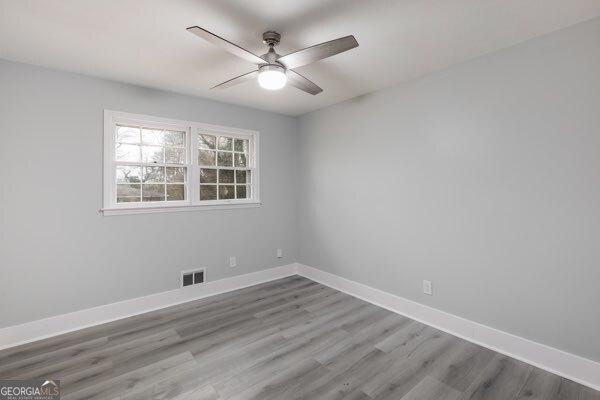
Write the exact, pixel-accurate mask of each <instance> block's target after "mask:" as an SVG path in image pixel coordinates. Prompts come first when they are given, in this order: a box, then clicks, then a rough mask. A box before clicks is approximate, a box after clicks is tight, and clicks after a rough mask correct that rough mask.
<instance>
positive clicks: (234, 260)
mask: <svg viewBox="0 0 600 400" xmlns="http://www.w3.org/2000/svg"><path fill="white" fill-rule="evenodd" d="M229 266H230V267H231V268H233V267H237V257H235V256H232V257H229Z"/></svg>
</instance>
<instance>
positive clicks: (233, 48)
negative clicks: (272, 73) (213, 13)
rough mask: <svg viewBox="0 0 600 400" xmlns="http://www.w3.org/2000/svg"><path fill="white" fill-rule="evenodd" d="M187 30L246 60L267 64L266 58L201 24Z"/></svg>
mask: <svg viewBox="0 0 600 400" xmlns="http://www.w3.org/2000/svg"><path fill="white" fill-rule="evenodd" d="M187 31H188V32H190V33H193V34H194V35H196V36H198V37H201V38H202V39H204V40H207V41H209V42H211V43H212V44H214V45H216V46H219V47H220V48H222V49H223V50H226V51H228V52H229V53H231V54H233V55H236V56H238V57H240V58H243V59H244V60H246V61H250V62H251V63H254V64H265V60H263V59H262V58H260V57H259V56H257V55H256V54H254V53H251V52H249V51H248V50H246V49H243V48H241V47H240V46H238V45H237V44H233V43H231V42H230V41H228V40H225V39H223V38H222V37H220V36H217V35H215V34H214V33H212V32H209V31H207V30H206V29H202V28H200V27H199V26H190V27H189V28H187Z"/></svg>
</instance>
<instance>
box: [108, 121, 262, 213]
mask: <svg viewBox="0 0 600 400" xmlns="http://www.w3.org/2000/svg"><path fill="white" fill-rule="evenodd" d="M117 125H130V126H144V127H147V128H155V129H170V130H177V131H184V132H185V136H186V138H185V140H186V143H185V147H186V163H185V164H182V165H179V166H181V167H185V168H186V182H185V186H186V192H185V196H186V197H185V200H174V201H164V202H146V203H145V202H143V201H142V202H131V203H129V202H123V203H117V193H116V190H117V183H116V170H117V169H116V165H117V164H128V163H127V162H124V163H119V162H117V161H115V143H116V126H117ZM200 133H205V134H209V135H215V136H219V135H222V136H228V137H232V138H238V139H247V140H248V153H247V154H248V160H247V167H246V168H239V169H245V170H249V171H250V175H251V182H250V184H249V185H248V186H249V187H250V197H249V198H247V199H219V200H200V198H199V193H200V192H199V191H200V176H199V175H200V168H201V167H200V166H199V164H198V134H200ZM233 145H234V144H233ZM258 150H259V132H258V131H253V130H247V129H239V128H231V127H226V126H218V125H211V124H205V123H200V122H193V121H184V120H176V119H169V118H162V117H155V116H150V115H142V114H131V113H125V112H120V111H112V110H104V152H103V190H102V192H103V208H102V209H101V212H102V213H103V214H104V215H120V214H142V213H152V212H172V211H195V210H209V209H224V208H247V207H259V206H260V205H261V202H260V190H259V189H260V184H259V182H260V180H259V151H258ZM232 153H233V154H235V150H234V149H232ZM216 154H218V153H216ZM129 164H136V165H140V164H141V165H144V163H143V162H139V163H137V162H132V163H129ZM148 164H150V165H152V164H151V163H148ZM233 165H234V166H232V167H231V169H235V168H236V167H235V161H234V162H233ZM215 168H217V169H218V166H217V165H215ZM227 169H229V168H227ZM217 190H218V185H217Z"/></svg>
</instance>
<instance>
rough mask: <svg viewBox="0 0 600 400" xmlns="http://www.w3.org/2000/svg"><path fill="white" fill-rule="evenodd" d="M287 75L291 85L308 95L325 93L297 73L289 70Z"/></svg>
mask: <svg viewBox="0 0 600 400" xmlns="http://www.w3.org/2000/svg"><path fill="white" fill-rule="evenodd" d="M286 75H287V78H288V82H289V84H290V85H292V86H295V87H296V88H298V89H300V90H303V91H305V92H306V93H309V94H312V95H315V94H319V93H321V92H322V91H323V89H321V88H320V87H319V86H317V85H316V84H315V83H314V82H311V81H310V80H308V79H306V78H305V77H303V76H302V75H300V74H299V73H297V72H296V71H292V70H291V69H288V70H287V71H286Z"/></svg>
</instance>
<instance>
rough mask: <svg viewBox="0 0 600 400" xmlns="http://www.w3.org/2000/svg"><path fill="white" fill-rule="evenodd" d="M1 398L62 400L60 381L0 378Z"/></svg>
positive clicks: (8, 399) (7, 399) (3, 399)
mask: <svg viewBox="0 0 600 400" xmlns="http://www.w3.org/2000/svg"><path fill="white" fill-rule="evenodd" d="M0 400H60V381H55V380H50V379H23V380H0Z"/></svg>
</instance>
